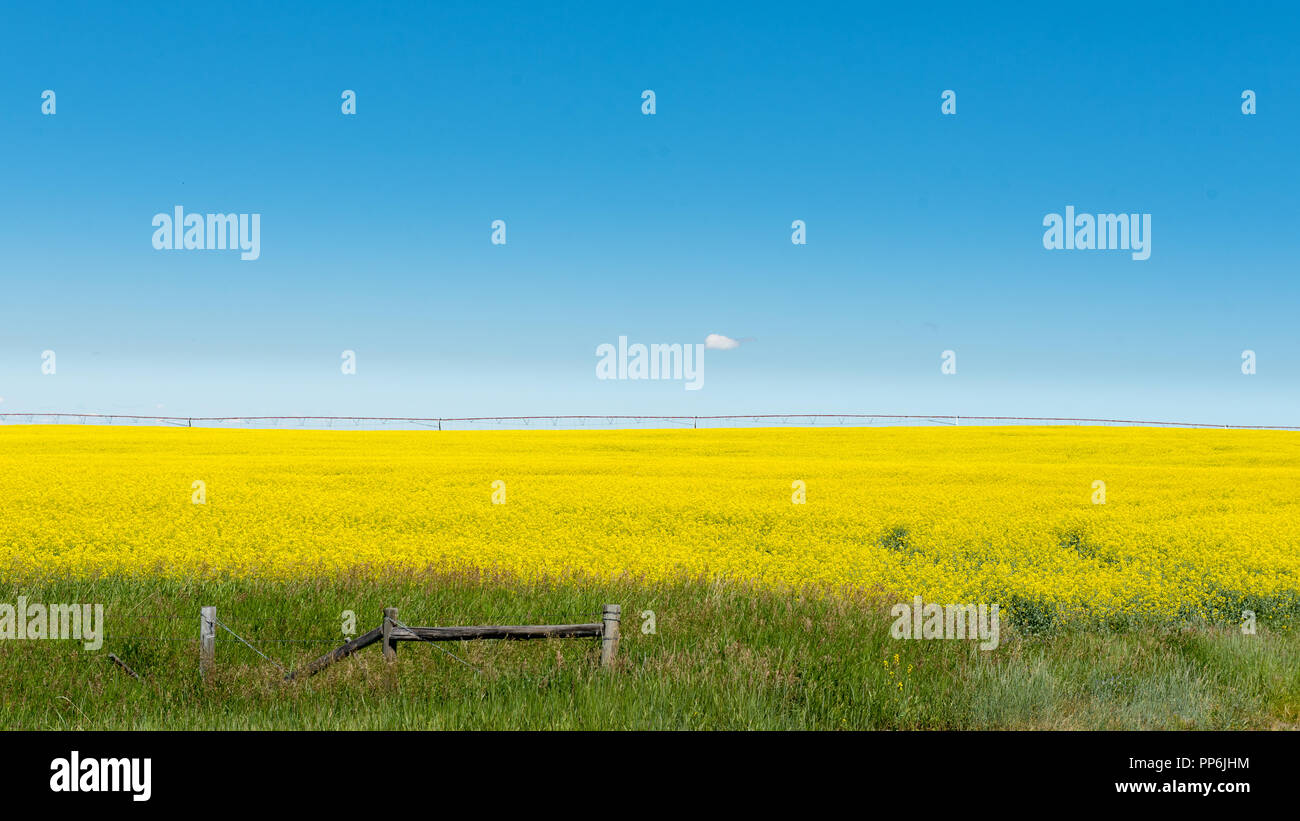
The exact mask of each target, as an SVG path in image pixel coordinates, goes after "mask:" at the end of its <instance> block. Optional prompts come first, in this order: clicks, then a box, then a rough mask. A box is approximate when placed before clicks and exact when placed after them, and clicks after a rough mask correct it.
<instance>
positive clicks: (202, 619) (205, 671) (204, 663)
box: [199, 607, 217, 681]
mask: <svg viewBox="0 0 1300 821" xmlns="http://www.w3.org/2000/svg"><path fill="white" fill-rule="evenodd" d="M216 657H217V608H215V607H203V608H200V609H199V677H200V678H202V679H203V680H204V681H207V680H208V676H209V675H210V674H211V673H212V668H213V666H214V665H215V664H216Z"/></svg>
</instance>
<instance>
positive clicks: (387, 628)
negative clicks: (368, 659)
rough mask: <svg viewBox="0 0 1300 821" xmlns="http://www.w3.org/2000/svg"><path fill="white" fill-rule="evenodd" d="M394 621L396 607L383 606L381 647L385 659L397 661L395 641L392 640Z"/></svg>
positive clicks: (395, 618) (395, 619)
mask: <svg viewBox="0 0 1300 821" xmlns="http://www.w3.org/2000/svg"><path fill="white" fill-rule="evenodd" d="M396 621H397V608H396V607H385V608H384V623H383V626H382V629H383V631H384V632H383V644H381V645H380V646H381V647H383V648H384V660H385V661H397V642H395V641H393V628H394V627H396V626H397V625H396V624H394V622H396Z"/></svg>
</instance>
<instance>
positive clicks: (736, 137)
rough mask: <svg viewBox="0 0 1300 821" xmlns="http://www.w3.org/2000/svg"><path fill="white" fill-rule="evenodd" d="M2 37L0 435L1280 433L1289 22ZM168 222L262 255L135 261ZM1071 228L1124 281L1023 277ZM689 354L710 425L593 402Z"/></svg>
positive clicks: (798, 18) (105, 21)
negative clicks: (1114, 239)
mask: <svg viewBox="0 0 1300 821" xmlns="http://www.w3.org/2000/svg"><path fill="white" fill-rule="evenodd" d="M3 14H4V19H3V26H0V46H2V47H0V179H3V180H4V188H3V194H0V238H3V240H4V253H3V255H2V256H0V285H2V286H3V301H2V302H0V397H3V402H0V412H28V411H31V412H53V411H100V412H116V413H146V414H153V413H170V414H177V415H224V414H243V415H254V414H325V415H354V414H364V415H398V416H406V415H418V416H456V415H496V414H501V415H512V414H549V413H592V414H615V413H647V414H687V415H691V414H720V413H763V412H814V411H822V412H831V413H835V412H854V411H856V412H865V413H873V412H879V413H934V414H940V413H942V414H965V415H979V414H1016V415H1050V416H1121V417H1126V418H1154V419H1173V420H1189V421H1198V422H1199V421H1208V422H1221V423H1238V424H1259V423H1263V424H1297V423H1300V413H1297V409H1300V333H1297V331H1296V328H1297V326H1298V325H1300V322H1298V319H1300V316H1298V314H1300V311H1298V308H1300V286H1298V285H1297V265H1296V260H1297V250H1298V245H1300V232H1298V231H1297V230H1296V226H1295V221H1296V217H1297V214H1300V195H1298V194H1297V192H1298V191H1300V186H1298V185H1297V183H1300V161H1297V156H1296V153H1297V142H1296V133H1297V125H1300V114H1297V106H1296V104H1295V103H1296V100H1297V99H1300V54H1298V53H1297V50H1296V49H1295V48H1294V42H1295V39H1296V37H1297V35H1298V34H1300V12H1297V11H1295V10H1288V9H1287V7H1286V6H1285V5H1283V4H1278V5H1273V6H1265V5H1260V6H1253V5H1252V6H1251V7H1240V6H1235V7H1228V6H1222V7H1220V8H1217V9H1216V8H1214V7H1211V6H1206V5H1199V4H1178V5H1173V4H1170V5H1168V6H1164V7H1159V8H1146V9H1141V8H1135V7H1134V6H1133V5H1131V4H1113V5H1100V4H1089V5H1088V6H1087V7H1086V8H1085V7H1079V6H1075V5H1070V4H1044V5H1037V6H1030V5H1025V6H1022V7H1019V8H1016V9H1008V10H1002V11H996V10H994V11H990V10H988V9H985V8H976V7H973V6H971V5H970V4H964V3H963V4H951V5H947V4H938V5H935V4H929V5H926V6H924V7H915V8H907V7H905V6H904V5H903V4H889V5H884V6H878V7H871V6H863V5H860V4H844V5H819V4H813V5H810V6H808V7H803V6H791V5H789V4H762V3H745V4H735V5H731V4H726V5H710V6H708V7H701V6H700V5H699V4H696V3H683V4H676V5H656V6H654V7H653V8H650V7H645V6H638V7H636V8H632V7H624V6H623V4H609V3H600V4H597V3H592V4H581V5H579V4H565V5H564V6H563V7H562V8H552V9H545V8H542V7H541V4H482V3H455V4H453V3H438V4H427V5H426V4H401V5H394V6H388V7H382V8H375V9H373V10H370V9H368V10H367V11H366V12H365V13H360V12H358V11H356V10H355V8H349V7H348V6H347V5H342V4H330V3H312V4H302V5H301V6H299V7H298V8H297V9H294V10H283V9H280V8H269V7H266V6H263V5H262V4H239V3H223V4H218V5H215V6H213V5H193V4H189V5H186V4H177V3H169V4H158V5H156V6H153V7H149V6H146V5H145V4H129V5H127V6H116V7H108V6H107V5H105V6H103V7H100V6H96V5H80V4H76V5H74V4H58V3H54V4H50V3H43V4H30V5H22V6H14V5H11V4H10V5H6V8H5V11H4V12H3ZM45 89H52V90H54V91H55V92H56V94H57V113H56V114H55V115H54V116H44V115H42V113H41V92H42V91H43V90H45ZM344 89H353V90H355V91H356V93H357V113H356V115H355V116H344V115H343V114H342V113H341V111H340V105H341V100H340V94H341V92H342V91H343V90H344ZM644 89H653V90H654V91H655V93H656V113H655V114H654V115H653V116H646V115H643V114H642V113H641V103H642V100H641V92H642V91H643V90H644ZM945 89H952V90H954V91H956V93H957V114H956V115H955V116H944V115H942V114H941V113H940V103H941V100H940V94H941V92H942V91H943V90H945ZM1244 89H1251V90H1253V91H1255V92H1256V94H1257V105H1258V113H1257V114H1255V115H1253V116H1246V115H1243V114H1242V112H1241V93H1242V91H1243V90H1244ZM176 205H181V206H183V207H184V208H185V209H186V210H187V211H192V212H202V213H208V212H223V213H258V214H261V249H262V252H261V257H260V259H257V260H256V261H241V260H240V258H239V254H238V253H232V252H223V251H204V250H192V251H158V250H155V249H154V248H153V246H152V244H151V237H152V235H153V228H152V225H151V220H152V218H153V216H154V215H155V214H157V213H160V212H166V213H170V212H171V210H172V208H173V207H174V206H176ZM1067 205H1073V206H1075V207H1076V209H1078V210H1079V211H1080V212H1090V213H1098V212H1133V213H1149V214H1151V215H1152V234H1153V236H1152V254H1151V258H1150V259H1148V260H1146V261H1134V260H1132V259H1131V258H1130V256H1129V255H1128V254H1127V253H1124V252H1119V251H1047V250H1045V249H1044V248H1043V244H1042V236H1043V232H1044V228H1043V227H1042V220H1043V218H1044V216H1045V215H1046V214H1049V213H1054V212H1055V213H1061V212H1063V211H1064V209H1065V207H1066V206H1067ZM495 219H503V220H505V221H506V223H507V244H506V245H504V246H498V245H493V244H492V243H491V242H490V234H491V229H490V224H491V222H492V221H493V220H495ZM796 219H802V220H804V221H805V222H806V223H807V238H808V241H807V244H806V245H802V246H798V245H793V244H792V243H791V242H790V235H791V228H790V224H791V222H792V221H793V220H796ZM709 333H718V334H724V335H726V336H729V337H733V338H735V339H743V340H745V341H744V342H743V343H742V344H741V346H740V347H739V348H737V349H735V350H730V351H713V350H710V351H708V352H706V355H705V362H706V366H705V382H704V388H703V389H702V390H698V391H686V390H684V389H683V384H682V383H681V382H675V381H615V380H610V381H601V380H598V379H597V378H596V371H595V366H596V361H597V360H596V356H595V350H596V347H597V346H598V345H600V344H601V343H606V342H609V343H614V342H616V341H617V338H618V337H619V336H620V335H624V336H627V337H629V338H630V340H631V341H633V342H638V341H639V342H644V343H674V342H702V341H703V340H704V337H705V335H706V334H709ZM1245 349H1251V350H1254V351H1255V352H1256V355H1257V357H1258V372H1257V373H1256V374H1255V375H1253V376H1244V375H1243V374H1242V373H1241V367H1240V365H1241V352H1242V351H1243V350H1245ZM44 350H53V351H55V353H56V356H57V372H56V373H55V374H54V375H43V374H42V373H41V352H42V351H44ZM344 350H354V351H355V352H356V354H357V373H356V374H355V375H351V376H345V375H343V374H342V373H341V372H340V367H339V365H340V354H341V352H342V351H344ZM944 350H954V351H956V353H957V364H958V368H957V373H956V374H955V375H952V376H945V375H943V374H941V372H940V356H941V353H942V352H943V351H944Z"/></svg>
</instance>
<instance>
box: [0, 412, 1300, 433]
mask: <svg viewBox="0 0 1300 821" xmlns="http://www.w3.org/2000/svg"><path fill="white" fill-rule="evenodd" d="M11 417H27V419H28V423H29V424H42V423H32V422H31V420H32V419H36V418H38V417H43V418H46V419H80V420H82V422H83V423H84V422H85V421H86V420H92V419H93V420H99V419H107V420H113V419H124V420H145V421H153V422H160V423H165V424H169V425H172V426H183V427H193V426H194V423H195V422H200V423H218V424H222V423H224V424H243V423H245V422H305V421H310V420H318V421H322V422H356V423H361V422H378V423H390V422H405V423H413V424H423V425H435V424H436V425H438V429H439V430H441V429H442V425H443V424H444V423H480V422H522V423H524V424H528V423H529V422H533V421H551V422H552V423H558V422H560V421H587V420H604V421H606V422H610V423H613V422H614V421H615V420H622V421H638V422H640V421H665V422H691V423H692V424H693V426H696V427H698V425H699V423H700V422H702V421H703V422H714V421H720V420H732V419H734V420H753V421H754V422H758V421H759V420H763V419H784V420H792V419H838V420H840V421H841V423H842V422H843V421H844V420H846V419H896V420H903V419H908V420H926V421H929V422H931V423H934V424H952V425H953V426H955V427H959V426H960V424H961V420H963V419H965V420H970V421H975V422H995V423H996V422H1012V423H1016V422H1063V423H1068V422H1073V423H1080V422H1091V423H1096V424H1105V425H1132V426H1139V427H1178V428H1219V429H1227V430H1296V431H1300V425H1232V424H1221V423H1215V422H1177V421H1154V420H1142V419H1108V418H1097V417H1069V416H980V415H966V414H953V413H940V414H897V413H893V414H890V413H737V414H697V415H673V414H540V415H531V416H315V415H294V416H241V415H235V414H232V415H229V416H164V415H146V414H120V413H89V412H87V413H67V412H53V413H44V412H26V413H18V412H10V413H0V422H3V421H4V420H8V419H9V418H11ZM181 423H184V424H183V425H182V424H181ZM814 424H815V423H814Z"/></svg>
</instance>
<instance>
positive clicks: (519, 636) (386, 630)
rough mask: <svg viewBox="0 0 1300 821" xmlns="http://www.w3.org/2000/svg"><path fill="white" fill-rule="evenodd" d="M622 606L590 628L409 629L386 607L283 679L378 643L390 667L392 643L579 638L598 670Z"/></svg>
mask: <svg viewBox="0 0 1300 821" xmlns="http://www.w3.org/2000/svg"><path fill="white" fill-rule="evenodd" d="M216 618H217V613H216V608H215V607H205V608H203V610H202V613H201V614H200V618H199V626H200V643H199V648H200V649H199V669H200V671H201V673H202V674H203V676H204V677H206V676H207V674H208V673H209V672H211V670H212V668H213V666H214V661H215V656H216ZM621 618H622V607H621V606H619V605H617V604H607V605H605V606H604V607H603V608H602V610H601V618H600V621H598V622H592V623H590V624H505V625H499V624H482V625H470V626H467V627H460V626H456V627H414V626H410V625H404V624H401V623H400V622H398V620H397V608H396V607H385V608H384V618H383V622H382V623H381V624H380V625H379V626H378V627H376V628H375V629H374V630H371V631H369V632H366V633H362V634H361V635H359V636H357V637H356V638H354V639H352V640H350V641H347V642H345V643H343V644H341V645H339V646H338V647H335V648H334V649H333V650H331V651H329V652H328V653H326V654H325V655H323V656H320V657H319V658H316V659H313V660H312V661H310V662H308V663H307V664H306V665H304V666H303V667H302V668H300V669H298V670H293V671H290V672H289V673H287V674H286V675H285V679H287V680H289V681H293V680H296V679H304V678H309V677H310V676H314V675H316V674H317V673H319V672H320V671H321V670H324V669H325V668H326V667H329V666H330V665H331V664H333V663H335V662H336V661H342V660H343V659H345V658H347V657H348V656H350V655H352V654H353V653H355V652H357V651H358V650H363V649H365V648H367V647H369V646H370V645H372V644H379V645H380V646H381V647H382V649H383V651H384V658H385V659H386V660H388V661H390V662H395V661H396V660H397V643H398V642H402V641H481V640H496V641H519V640H526V639H582V638H594V639H599V640H600V665H601V666H602V667H609V666H610V665H612V664H613V663H614V657H615V656H616V655H617V654H618V642H619V622H620V620H621Z"/></svg>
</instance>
